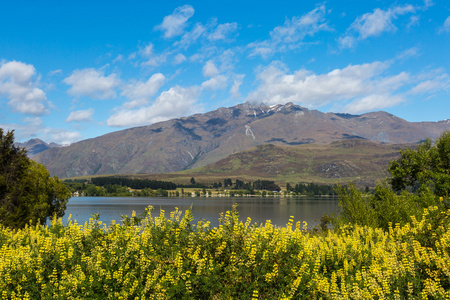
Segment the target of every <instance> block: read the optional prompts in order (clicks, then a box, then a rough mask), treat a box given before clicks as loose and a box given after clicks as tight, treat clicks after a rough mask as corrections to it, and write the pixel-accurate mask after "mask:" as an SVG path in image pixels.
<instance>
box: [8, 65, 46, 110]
mask: <svg viewBox="0 0 450 300" xmlns="http://www.w3.org/2000/svg"><path fill="white" fill-rule="evenodd" d="M35 75H36V69H35V68H34V66H33V65H29V64H25V63H22V62H18V61H14V60H13V61H9V62H1V65H0V96H6V97H7V98H8V99H9V102H8V105H9V106H11V107H12V108H13V109H14V110H15V111H17V112H20V113H23V114H28V115H35V116H41V115H45V114H47V113H48V112H49V109H48V106H49V103H48V102H47V96H46V95H45V93H44V91H43V90H41V89H40V88H38V87H37V85H38V82H37V81H35V80H33V78H34V77H35Z"/></svg>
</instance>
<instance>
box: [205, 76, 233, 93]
mask: <svg viewBox="0 0 450 300" xmlns="http://www.w3.org/2000/svg"><path fill="white" fill-rule="evenodd" d="M227 81H228V77H227V76H225V75H217V76H214V77H212V78H210V79H208V80H206V81H204V82H203V83H202V88H204V89H207V90H211V91H214V90H218V89H224V88H226V87H227Z"/></svg>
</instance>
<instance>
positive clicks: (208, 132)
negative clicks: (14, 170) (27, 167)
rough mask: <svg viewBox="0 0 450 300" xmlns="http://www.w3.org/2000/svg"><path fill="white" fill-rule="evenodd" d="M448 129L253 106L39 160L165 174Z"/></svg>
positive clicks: (380, 117) (66, 170)
mask: <svg viewBox="0 0 450 300" xmlns="http://www.w3.org/2000/svg"><path fill="white" fill-rule="evenodd" d="M445 130H450V123H449V122H448V121H440V122H420V123H411V122H407V121H405V120H403V119H400V118H397V117H395V116H393V115H391V114H388V113H386V112H374V113H368V114H363V115H349V114H335V113H322V112H319V111H316V110H309V109H306V108H303V107H300V106H297V105H294V104H292V103H288V104H286V105H275V106H259V105H251V104H248V103H245V104H239V105H236V106H234V107H230V108H219V109H217V110H215V111H211V112H208V113H205V114H196V115H192V116H189V117H184V118H178V119H172V120H169V121H165V122H159V123H155V124H152V125H149V126H143V127H136V128H130V129H126V130H121V131H117V132H113V133H109V134H106V135H103V136H100V137H97V138H93V139H88V140H84V141H80V142H78V143H75V144H72V145H70V146H68V147H64V148H51V149H47V150H46V151H44V152H42V153H39V154H38V155H37V156H36V157H35V160H37V161H38V162H41V163H43V164H45V165H46V166H47V168H48V169H49V171H50V172H51V173H52V174H54V175H57V176H59V177H62V178H64V177H74V176H85V175H94V174H119V173H120V174H136V173H168V172H174V171H179V170H184V169H192V168H196V167H201V166H206V165H208V164H211V163H214V162H217V161H219V160H220V159H223V158H226V157H227V156H229V155H231V154H233V153H237V152H240V151H243V150H246V149H249V148H252V147H254V146H257V145H261V144H275V145H286V146H289V145H290V146H292V145H301V144H314V143H317V144H329V143H331V142H334V141H338V140H346V139H354V138H357V139H363V140H369V141H374V142H380V143H392V144H400V143H417V142H418V141H420V140H422V139H424V138H427V137H430V138H436V137H438V136H439V135H440V134H441V133H442V132H443V131H445Z"/></svg>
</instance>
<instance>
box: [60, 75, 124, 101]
mask: <svg viewBox="0 0 450 300" xmlns="http://www.w3.org/2000/svg"><path fill="white" fill-rule="evenodd" d="M63 82H64V83H66V84H68V85H71V87H70V89H69V91H68V93H69V94H70V95H73V96H89V97H92V98H95V99H107V98H115V97H116V91H115V88H116V87H117V86H118V85H119V83H120V80H119V79H118V78H117V75H116V74H114V73H112V74H111V75H109V76H105V75H104V73H103V71H101V70H96V69H92V68H89V69H82V70H75V71H73V72H72V74H71V75H70V76H69V77H66V78H65V79H64V80H63Z"/></svg>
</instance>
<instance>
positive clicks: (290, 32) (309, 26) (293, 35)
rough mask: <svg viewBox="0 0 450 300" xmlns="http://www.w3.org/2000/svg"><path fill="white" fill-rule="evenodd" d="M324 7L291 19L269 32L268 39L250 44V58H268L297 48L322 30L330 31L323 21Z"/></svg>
mask: <svg viewBox="0 0 450 300" xmlns="http://www.w3.org/2000/svg"><path fill="white" fill-rule="evenodd" d="M325 14H326V8H325V5H323V4H322V5H320V6H318V7H316V8H315V9H314V10H312V11H310V12H308V13H306V14H305V15H303V16H301V17H293V18H291V19H288V20H286V21H285V22H284V24H283V25H282V26H278V27H275V28H274V29H273V30H272V31H271V32H270V39H268V40H265V41H262V42H254V43H250V44H249V45H248V46H247V47H248V48H249V49H250V56H257V55H260V56H262V57H269V56H270V55H272V54H274V53H275V52H277V51H285V50H286V49H294V48H297V47H299V46H300V45H301V44H302V42H303V40H304V39H305V38H306V37H307V36H313V35H314V34H315V33H317V32H319V31H324V30H330V28H329V26H328V25H327V23H326V19H325Z"/></svg>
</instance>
